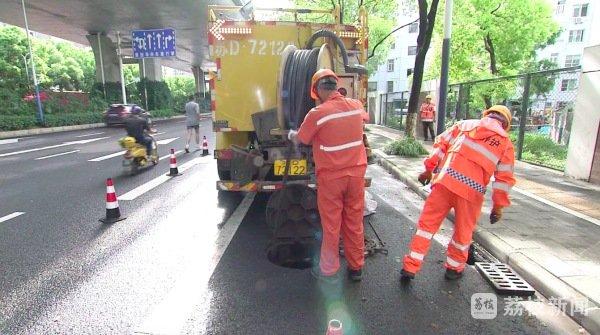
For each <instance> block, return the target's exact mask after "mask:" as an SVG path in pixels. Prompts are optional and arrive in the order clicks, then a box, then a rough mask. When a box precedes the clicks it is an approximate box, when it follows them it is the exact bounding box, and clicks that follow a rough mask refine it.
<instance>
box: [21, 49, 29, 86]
mask: <svg viewBox="0 0 600 335" xmlns="http://www.w3.org/2000/svg"><path fill="white" fill-rule="evenodd" d="M21 57H23V64H25V77H26V78H27V89H31V86H29V85H30V84H29V66H28V65H27V56H25V55H21Z"/></svg>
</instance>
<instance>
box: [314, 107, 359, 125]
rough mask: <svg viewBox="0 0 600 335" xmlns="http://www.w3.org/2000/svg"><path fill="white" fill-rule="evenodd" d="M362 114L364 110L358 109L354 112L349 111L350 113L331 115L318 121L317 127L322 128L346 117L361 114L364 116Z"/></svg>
mask: <svg viewBox="0 0 600 335" xmlns="http://www.w3.org/2000/svg"><path fill="white" fill-rule="evenodd" d="M362 112H363V110H362V109H356V110H352V111H348V112H340V113H335V114H329V115H327V116H323V117H322V118H320V119H319V120H317V126H320V125H322V124H323V123H325V122H327V121H331V120H334V119H339V118H342V117H346V116H353V115H359V114H362Z"/></svg>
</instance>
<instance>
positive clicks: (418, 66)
mask: <svg viewBox="0 0 600 335" xmlns="http://www.w3.org/2000/svg"><path fill="white" fill-rule="evenodd" d="M438 3H439V0H432V1H431V7H430V8H429V13H428V12H427V1H426V0H419V36H418V37H417V56H416V58H415V66H414V70H413V80H412V87H411V89H410V98H409V100H408V115H407V117H406V131H405V135H406V137H411V138H414V137H415V127H416V123H417V111H418V110H419V95H420V93H421V85H422V82H423V72H424V70H425V58H426V57H427V51H428V50H429V44H430V43H431V36H432V35H433V27H434V25H435V15H436V13H437V7H438Z"/></svg>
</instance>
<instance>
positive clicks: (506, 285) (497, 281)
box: [475, 262, 535, 296]
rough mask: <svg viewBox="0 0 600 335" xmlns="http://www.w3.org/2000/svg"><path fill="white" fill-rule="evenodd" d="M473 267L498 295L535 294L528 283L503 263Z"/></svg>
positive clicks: (476, 264)
mask: <svg viewBox="0 0 600 335" xmlns="http://www.w3.org/2000/svg"><path fill="white" fill-rule="evenodd" d="M475 266H476V267H477V270H478V271H479V272H480V273H481V274H482V275H483V277H485V279H487V281H489V282H490V284H492V285H493V286H494V289H495V290H496V293H498V294H505V295H516V296H530V295H533V294H534V293H535V290H534V289H533V287H531V285H529V283H527V282H526V281H525V280H524V279H523V278H521V277H520V276H519V275H518V274H516V273H515V272H514V271H513V270H512V269H511V268H510V267H509V266H508V265H506V264H504V263H484V262H477V263H475Z"/></svg>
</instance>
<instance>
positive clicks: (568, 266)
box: [367, 125, 600, 334]
mask: <svg viewBox="0 0 600 335" xmlns="http://www.w3.org/2000/svg"><path fill="white" fill-rule="evenodd" d="M368 128H369V130H370V131H369V132H367V136H368V137H369V141H370V143H371V146H372V148H373V149H374V152H375V153H376V154H377V155H378V156H379V158H380V161H379V162H380V164H381V165H382V166H383V167H384V168H386V169H387V170H388V171H389V172H390V173H392V174H393V175H394V176H395V177H396V178H398V179H400V180H401V181H402V182H404V183H405V184H407V185H408V186H409V187H410V188H411V189H413V190H414V191H416V192H417V193H418V194H419V195H420V196H422V197H423V198H426V197H427V195H428V192H429V187H422V186H421V185H420V184H419V183H418V182H417V176H418V174H419V173H420V172H422V170H423V158H404V157H398V156H388V155H386V154H385V153H383V150H382V149H383V147H384V146H385V144H386V143H387V142H389V141H390V140H391V139H397V138H399V137H400V136H401V134H400V132H399V131H397V130H394V129H391V128H386V127H382V126H377V125H369V126H368ZM431 144H432V143H431V142H426V143H425V146H426V147H427V149H428V150H429V151H431ZM515 176H516V178H517V185H516V187H515V188H513V192H512V193H511V200H512V206H511V207H509V208H507V209H505V211H504V217H503V219H502V221H501V222H499V223H497V224H495V225H491V224H490V223H489V219H488V217H489V211H490V208H491V200H490V198H491V192H489V190H488V193H487V196H486V202H485V204H484V209H483V213H482V215H481V219H480V221H479V225H478V229H477V231H476V232H475V234H474V237H473V239H474V240H475V242H477V243H479V244H481V245H482V246H483V247H484V248H485V249H487V250H488V251H490V252H491V253H492V254H493V255H494V256H495V257H497V258H498V259H499V260H500V261H502V262H505V263H508V264H509V265H510V266H511V267H512V268H513V269H515V271H517V272H518V273H519V274H521V276H523V277H524V278H525V279H526V280H527V281H529V283H530V284H532V285H533V286H534V287H535V288H536V289H537V290H538V291H539V292H540V293H541V294H543V295H544V296H546V297H547V298H549V299H552V298H554V299H562V300H561V301H563V302H567V306H566V307H565V310H566V311H567V312H568V311H570V308H572V307H576V306H577V304H581V301H585V300H586V299H588V300H589V303H588V307H589V308H590V309H588V313H587V315H584V314H583V313H580V314H577V313H576V314H575V315H574V318H575V319H576V320H577V321H578V322H579V323H580V324H582V325H583V326H584V327H585V328H587V329H588V330H589V331H590V333H592V334H595V333H598V334H600V308H599V307H598V306H600V188H599V187H597V186H595V185H591V184H588V183H585V182H579V181H576V180H572V179H569V178H566V177H564V176H562V175H561V174H560V172H556V171H553V170H549V169H545V168H542V167H538V166H534V165H530V164H526V163H522V162H517V163H516V165H515Z"/></svg>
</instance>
